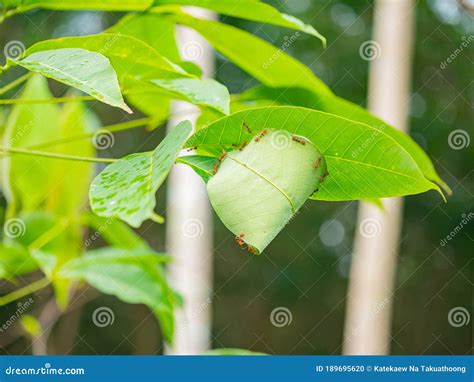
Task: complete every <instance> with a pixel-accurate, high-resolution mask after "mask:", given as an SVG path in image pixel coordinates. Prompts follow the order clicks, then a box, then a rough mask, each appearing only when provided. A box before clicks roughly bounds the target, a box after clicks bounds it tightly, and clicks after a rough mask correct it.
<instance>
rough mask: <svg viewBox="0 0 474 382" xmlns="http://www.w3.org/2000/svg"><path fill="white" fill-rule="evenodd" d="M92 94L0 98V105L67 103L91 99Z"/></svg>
mask: <svg viewBox="0 0 474 382" xmlns="http://www.w3.org/2000/svg"><path fill="white" fill-rule="evenodd" d="M93 100H95V98H94V97H92V96H75V97H59V98H48V99H21V98H19V99H1V100H0V105H31V104H43V103H44V104H51V103H67V102H79V101H93Z"/></svg>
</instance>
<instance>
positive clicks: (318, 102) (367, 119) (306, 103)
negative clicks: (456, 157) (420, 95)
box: [233, 86, 451, 194]
mask: <svg viewBox="0 0 474 382" xmlns="http://www.w3.org/2000/svg"><path fill="white" fill-rule="evenodd" d="M236 98H237V100H236V102H239V101H240V102H248V103H250V104H251V103H254V102H261V101H262V100H263V99H267V100H273V101H275V102H279V103H280V104H287V105H293V106H303V107H307V108H311V109H316V110H321V111H326V112H328V113H331V114H335V115H340V116H342V117H345V118H347V119H351V120H354V121H356V122H361V123H365V124H367V125H370V126H372V127H374V128H376V129H379V130H383V131H384V132H385V133H387V134H388V135H390V136H391V137H393V138H394V139H395V140H397V141H398V142H399V143H400V145H402V146H403V148H404V149H405V150H406V151H408V152H409V153H410V155H411V156H412V157H413V159H414V160H415V162H416V163H417V165H418V167H419V168H420V170H421V171H422V172H423V174H424V175H425V177H426V178H427V179H429V180H431V181H433V182H435V183H437V184H438V185H440V186H441V187H442V188H443V189H444V190H445V191H446V192H447V193H448V194H450V193H451V190H450V188H449V187H448V185H447V184H446V183H444V182H443V180H442V179H441V178H440V177H439V175H438V174H437V172H436V170H435V168H434V166H433V163H432V162H431V160H430V158H429V157H428V155H427V154H426V153H425V152H424V151H423V149H422V148H421V147H420V146H419V145H418V144H417V143H416V142H415V141H414V140H413V139H411V138H410V137H409V136H408V135H406V134H404V133H403V132H401V131H400V130H398V129H395V128H393V127H391V126H390V125H389V124H388V123H386V122H384V121H383V120H381V119H380V118H377V117H376V116H374V115H373V114H371V113H370V112H369V111H367V110H366V109H364V108H362V107H360V106H358V105H356V104H354V103H352V102H350V101H347V100H345V99H343V98H340V97H336V96H331V97H328V96H324V95H318V94H316V93H314V92H312V91H308V90H306V89H299V88H268V87H265V86H258V87H256V88H252V89H249V90H247V91H245V92H244V93H242V94H240V95H238V96H237V97H236ZM233 111H234V110H233Z"/></svg>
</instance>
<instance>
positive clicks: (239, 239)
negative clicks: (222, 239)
mask: <svg viewBox="0 0 474 382" xmlns="http://www.w3.org/2000/svg"><path fill="white" fill-rule="evenodd" d="M244 236H245V235H244V234H243V233H241V234H240V235H239V236H236V237H235V242H236V243H237V244H238V245H239V246H240V248H242V249H244V248H245V245H246V243H245V240H244Z"/></svg>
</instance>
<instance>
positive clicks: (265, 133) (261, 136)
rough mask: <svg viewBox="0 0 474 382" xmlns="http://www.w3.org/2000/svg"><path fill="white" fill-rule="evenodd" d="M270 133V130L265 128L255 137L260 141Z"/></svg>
mask: <svg viewBox="0 0 474 382" xmlns="http://www.w3.org/2000/svg"><path fill="white" fill-rule="evenodd" d="M267 134H268V130H267V129H265V130H262V131H261V132H260V134H258V135H257V137H256V138H255V142H258V141H259V140H260V139H262V138H263V137H264V136H265V135H267Z"/></svg>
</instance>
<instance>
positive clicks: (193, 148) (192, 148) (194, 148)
mask: <svg viewBox="0 0 474 382" xmlns="http://www.w3.org/2000/svg"><path fill="white" fill-rule="evenodd" d="M196 149H197V146H193V147H190V148H188V149H186V152H188V153H189V152H190V151H193V150H196Z"/></svg>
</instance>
